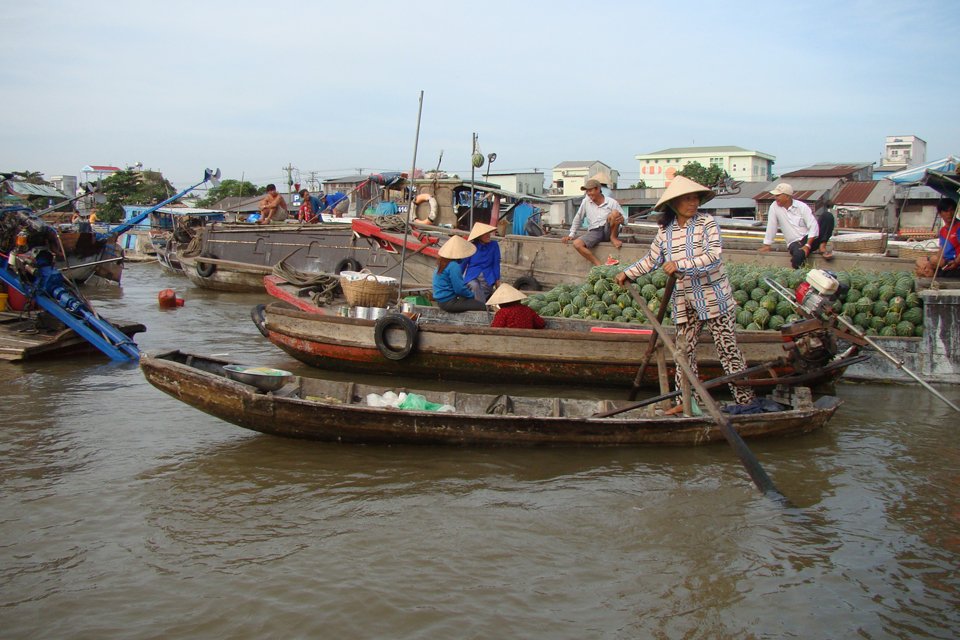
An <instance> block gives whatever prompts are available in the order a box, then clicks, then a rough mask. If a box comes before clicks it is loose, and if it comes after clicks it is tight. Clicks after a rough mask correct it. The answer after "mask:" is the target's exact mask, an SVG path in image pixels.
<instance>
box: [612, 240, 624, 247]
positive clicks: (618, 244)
mask: <svg viewBox="0 0 960 640" xmlns="http://www.w3.org/2000/svg"><path fill="white" fill-rule="evenodd" d="M610 244H612V245H613V248H614V249H619V248H620V247H622V246H623V240H617V239H616V238H613V239H611V240H610Z"/></svg>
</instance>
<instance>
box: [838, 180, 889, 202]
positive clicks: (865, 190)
mask: <svg viewBox="0 0 960 640" xmlns="http://www.w3.org/2000/svg"><path fill="white" fill-rule="evenodd" d="M878 184H879V182H878V181H876V180H870V181H869V182H848V183H847V184H845V185H843V187H842V188H841V189H840V193H838V194H837V197H835V198H834V199H833V202H834V204H859V205H862V204H863V203H864V202H866V201H867V198H869V197H870V193H871V192H872V191H873V190H874V189H875V188H876V186H877V185H878Z"/></svg>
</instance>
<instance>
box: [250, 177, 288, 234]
mask: <svg viewBox="0 0 960 640" xmlns="http://www.w3.org/2000/svg"><path fill="white" fill-rule="evenodd" d="M289 213H290V210H289V209H287V201H286V200H284V199H283V196H281V195H280V194H279V193H277V186H276V185H274V184H268V185H267V192H266V193H265V194H264V196H263V198H261V199H260V219H259V220H258V221H257V224H270V223H271V222H283V221H284V220H286V219H287V216H288V215H289Z"/></svg>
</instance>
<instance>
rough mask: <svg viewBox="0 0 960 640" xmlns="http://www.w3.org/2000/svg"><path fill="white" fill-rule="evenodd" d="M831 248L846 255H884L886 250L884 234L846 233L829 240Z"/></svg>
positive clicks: (885, 235)
mask: <svg viewBox="0 0 960 640" xmlns="http://www.w3.org/2000/svg"><path fill="white" fill-rule="evenodd" d="M830 242H831V244H833V248H834V249H835V250H837V251H845V252H847V253H884V252H886V250H887V234H885V233H847V234H842V235H837V236H833V237H832V238H830Z"/></svg>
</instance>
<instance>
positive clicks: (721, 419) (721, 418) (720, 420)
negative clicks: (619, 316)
mask: <svg viewBox="0 0 960 640" xmlns="http://www.w3.org/2000/svg"><path fill="white" fill-rule="evenodd" d="M627 291H629V292H630V295H631V296H633V298H634V300H636V301H637V302H641V301H643V296H641V295H640V294H639V293H637V289H636V287H633V286H630V285H627ZM640 311H642V312H643V314H644V315H645V316H647V320H649V321H650V324H651V325H653V328H654V330H655V331H656V332H657V334H659V336H660V339H661V340H663V345H664V346H665V347H666V348H667V351H669V352H670V355H672V356H673V361H674V362H675V363H676V366H678V367H680V369H681V370H682V371H683V375H684V376H685V377H686V379H687V381H689V383H690V385H691V386H692V387H693V388H694V389H695V390H696V392H697V393H698V394H699V395H700V397H701V398H702V399H703V404H704V407H705V408H706V410H707V413H708V414H710V417H712V418H713V420H714V422H716V423H717V426H718V427H719V428H720V432H721V433H722V434H723V437H724V438H726V439H727V442H728V443H729V444H730V446H731V447H733V451H734V453H736V454H737V457H739V458H740V462H741V463H742V464H743V466H744V468H745V469H746V470H747V473H748V474H750V478H751V479H752V480H753V483H754V484H755V485H757V488H758V489H760V491H762V492H763V493H764V495H767V496H770V497H772V498H774V499H777V500H779V501H780V502H783V503H786V502H787V500H786V498H785V497H784V496H783V494H782V493H780V491H778V490H777V488H776V487H775V486H774V484H773V481H772V480H770V477H769V476H768V475H767V472H766V471H764V470H763V467H762V466H760V462H759V461H758V460H757V458H756V456H754V455H753V453H752V452H751V451H750V448H749V447H747V444H746V443H745V442H744V441H743V438H741V437H740V434H739V433H737V432H736V430H735V429H734V428H733V425H732V424H730V419H729V418H727V417H726V416H725V415H723V411H721V410H720V405H718V404H717V403H716V401H715V400H714V399H713V397H712V396H711V395H710V392H709V391H707V389H706V388H705V387H704V386H703V383H702V382H700V379H699V378H697V376H695V375H694V373H693V369H691V368H690V365H689V363H687V359H686V357H685V356H684V354H682V353H680V351H679V350H678V349H677V348H676V346H675V345H674V344H673V341H672V340H671V339H670V336H669V334H667V332H666V330H664V328H663V325H661V324H660V323H659V322H658V321H657V317H656V316H655V315H653V312H652V311H650V309H649V308H648V307H647V305H646V304H641V305H640Z"/></svg>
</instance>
